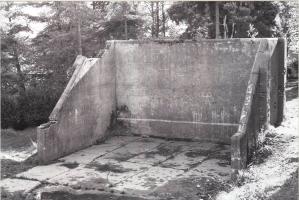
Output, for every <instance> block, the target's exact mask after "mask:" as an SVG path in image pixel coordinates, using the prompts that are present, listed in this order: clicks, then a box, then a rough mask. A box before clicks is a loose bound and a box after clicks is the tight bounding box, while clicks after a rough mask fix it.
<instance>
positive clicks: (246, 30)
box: [168, 1, 279, 38]
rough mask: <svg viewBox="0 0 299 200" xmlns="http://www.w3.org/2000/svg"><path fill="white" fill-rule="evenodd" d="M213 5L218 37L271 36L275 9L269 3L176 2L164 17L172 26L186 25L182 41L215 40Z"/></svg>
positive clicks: (273, 5) (276, 8) (271, 3)
mask: <svg viewBox="0 0 299 200" xmlns="http://www.w3.org/2000/svg"><path fill="white" fill-rule="evenodd" d="M217 4H219V22H220V27H219V29H220V30H219V32H220V35H221V37H222V38H224V37H239V38H240V37H255V36H257V37H272V35H273V34H274V33H275V32H274V31H273V30H274V28H275V26H276V23H275V18H276V15H277V14H278V12H279V10H278V7H277V5H276V4H275V3H273V2H267V1H263V2H241V1H240V2H218V3H217V2H178V3H175V4H174V5H173V6H171V7H170V9H168V14H169V16H170V18H171V19H172V20H174V21H175V22H176V23H181V22H185V23H187V24H188V27H187V29H186V31H185V33H184V34H183V35H182V37H183V38H195V37H198V36H199V37H202V38H215V36H216V27H218V26H216V25H215V24H216V23H217V21H218V17H217V18H216V16H215V7H216V5H217ZM217 10H218V9H216V11H217ZM216 13H217V12H216ZM216 19H217V20H216Z"/></svg>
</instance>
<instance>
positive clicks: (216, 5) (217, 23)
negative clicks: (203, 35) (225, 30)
mask: <svg viewBox="0 0 299 200" xmlns="http://www.w3.org/2000/svg"><path fill="white" fill-rule="evenodd" d="M215 25H216V33H215V34H216V35H215V38H216V39H217V38H220V30H219V2H218V1H216V2H215Z"/></svg>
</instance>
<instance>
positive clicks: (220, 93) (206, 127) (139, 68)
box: [38, 39, 286, 169]
mask: <svg viewBox="0 0 299 200" xmlns="http://www.w3.org/2000/svg"><path fill="white" fill-rule="evenodd" d="M285 55H286V54H285V41H284V40H277V39H229V40H203V41H197V42H194V41H184V42H181V41H111V42H108V48H107V49H106V50H105V53H104V54H103V56H102V58H90V59H88V58H85V57H82V56H78V57H77V59H76V61H75V63H74V67H75V68H76V69H75V72H74V74H73V76H72V78H71V80H70V81H69V83H68V85H67V87H66V89H65V91H64V92H63V94H62V96H61V98H60V99H59V101H58V102H57V105H56V106H55V108H54V110H53V112H52V113H51V115H50V117H49V119H50V121H49V123H47V124H43V125H41V126H40V127H38V155H39V159H40V161H42V162H44V163H46V162H49V161H51V160H54V159H57V158H59V157H62V156H64V155H67V154H69V153H72V152H74V151H77V150H80V149H83V148H85V147H87V146H89V145H92V144H94V143H95V142H96V141H98V140H103V139H105V137H106V136H107V134H109V132H107V128H108V127H109V125H110V122H111V116H112V113H113V112H114V111H116V110H118V111H121V112H120V113H119V112H117V113H119V115H118V116H117V119H118V120H119V121H123V122H126V124H128V125H129V128H130V129H131V131H132V132H134V133H136V134H141V135H151V136H158V137H166V138H181V139H192V140H209V141H214V142H221V143H227V144H230V143H231V145H232V167H233V168H234V169H240V168H242V167H244V166H246V163H247V161H248V159H247V158H248V157H249V156H250V155H251V154H252V151H253V150H254V148H255V146H256V142H257V138H258V137H259V135H258V133H259V131H260V130H261V129H263V128H267V127H268V125H269V123H270V122H271V123H272V124H274V125H279V124H280V123H281V121H282V119H283V118H282V116H283V111H284V101H285V99H284V98H285V91H284V85H285Z"/></svg>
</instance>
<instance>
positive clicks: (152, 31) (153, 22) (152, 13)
mask: <svg viewBox="0 0 299 200" xmlns="http://www.w3.org/2000/svg"><path fill="white" fill-rule="evenodd" d="M151 16H152V30H151V33H152V37H154V36H155V21H156V20H155V13H154V2H151Z"/></svg>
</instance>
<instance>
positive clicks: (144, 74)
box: [115, 39, 259, 143]
mask: <svg viewBox="0 0 299 200" xmlns="http://www.w3.org/2000/svg"><path fill="white" fill-rule="evenodd" d="M115 45H116V46H115V53H116V68H117V84H116V94H117V106H118V107H121V108H124V107H126V112H124V113H122V114H121V116H120V117H119V118H118V119H119V120H122V121H126V122H129V126H130V128H131V130H132V131H133V132H134V133H136V134H143V135H154V136H159V137H166V138H184V139H200V140H210V141H217V142H224V143H230V137H231V136H232V135H233V134H234V133H235V132H236V131H237V128H238V123H239V119H240V113H241V109H242V106H243V102H244V96H245V91H246V88H247V83H248V80H249V75H250V71H251V68H252V65H253V62H254V58H255V55H256V53H257V48H258V45H259V40H250V39H233V40H204V41H199V42H194V41H192V42H191V41H190V42H187V41H185V42H183V43H179V42H178V43H176V42H170V43H167V42H162V43H159V42H153V41H150V42H144V41H143V42H138V41H116V44H115Z"/></svg>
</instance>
